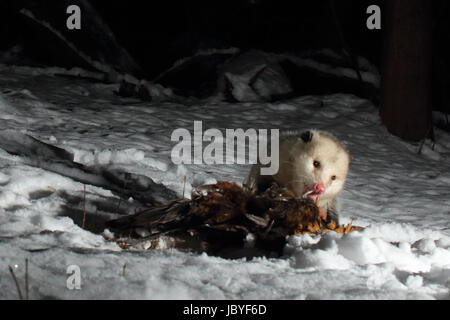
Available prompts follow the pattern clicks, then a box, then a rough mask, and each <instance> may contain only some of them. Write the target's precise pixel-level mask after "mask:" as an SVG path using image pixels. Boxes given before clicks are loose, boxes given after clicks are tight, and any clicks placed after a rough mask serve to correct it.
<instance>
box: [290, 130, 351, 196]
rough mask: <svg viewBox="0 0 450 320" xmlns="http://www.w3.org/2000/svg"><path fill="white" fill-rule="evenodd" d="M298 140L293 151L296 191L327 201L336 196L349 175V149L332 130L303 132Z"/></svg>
mask: <svg viewBox="0 0 450 320" xmlns="http://www.w3.org/2000/svg"><path fill="white" fill-rule="evenodd" d="M297 143H299V144H300V145H299V148H293V154H292V156H293V161H294V168H293V169H294V172H293V174H294V176H295V177H296V180H297V181H296V183H295V182H294V186H295V191H296V193H297V194H299V193H301V194H302V195H306V196H308V197H309V198H312V199H316V198H317V197H318V198H319V199H320V200H324V201H326V199H333V198H335V197H336V196H337V195H338V193H339V192H340V191H341V190H342V189H343V187H344V184H345V179H346V178H347V172H348V168H349V164H350V155H349V153H348V152H347V150H346V149H345V148H344V146H343V145H341V144H340V143H339V142H338V141H337V140H336V138H334V137H333V136H331V135H330V134H328V133H326V132H322V131H316V130H310V131H306V132H304V133H303V134H302V135H301V136H300V137H299V141H298V142H297Z"/></svg>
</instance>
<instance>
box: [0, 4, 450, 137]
mask: <svg viewBox="0 0 450 320" xmlns="http://www.w3.org/2000/svg"><path fill="white" fill-rule="evenodd" d="M71 4H77V5H79V6H80V7H82V30H79V31H69V30H67V28H66V26H65V25H66V19H67V17H68V14H67V13H66V12H65V9H66V8H67V6H68V5H71ZM372 4H375V5H378V6H380V8H381V12H382V18H383V23H382V30H368V29H367V27H366V20H367V18H368V14H367V13H366V9H367V7H368V6H369V5H372ZM393 4H396V5H393ZM22 8H27V9H29V10H31V11H32V12H33V13H34V14H35V15H36V16H37V17H38V18H40V19H41V20H43V21H48V22H49V23H50V24H51V25H52V27H54V28H55V29H56V30H58V31H59V32H61V33H62V34H63V36H64V37H66V38H67V39H68V40H69V41H70V42H72V43H74V44H75V46H76V48H77V49H78V50H79V51H81V52H84V53H87V54H88V55H89V56H90V57H93V58H94V60H98V61H102V62H105V61H106V62H107V63H109V65H112V66H113V67H114V68H115V69H116V70H117V71H118V72H122V73H131V74H133V75H134V76H136V77H138V78H140V79H148V80H155V79H156V80H158V75H160V74H161V73H162V72H164V71H165V70H167V69H168V68H170V67H171V66H172V65H173V63H174V62H175V61H177V60H179V59H180V58H183V57H188V56H191V55H193V54H194V53H196V52H197V51H198V50H199V49H210V48H229V47H236V48H239V49H240V50H241V52H242V51H245V50H246V49H259V50H263V51H265V52H274V53H293V54H300V53H304V52H307V51H308V50H314V49H323V48H329V49H334V50H336V52H340V53H342V52H344V50H343V49H345V51H346V52H347V53H349V55H350V56H352V57H356V56H362V57H365V58H367V59H368V60H369V61H370V62H372V63H373V64H374V65H375V66H377V67H378V69H379V70H380V73H381V90H380V89H379V88H378V89H377V90H380V91H381V94H380V92H378V93H377V94H374V93H373V90H372V89H373V88H371V89H370V90H369V91H368V92H369V93H367V90H366V89H367V88H358V89H357V90H355V92H350V93H355V94H357V95H358V94H359V93H362V96H363V97H364V98H368V99H370V100H371V101H372V102H374V103H375V105H377V106H380V107H381V109H383V108H384V109H385V110H388V111H394V112H393V113H390V112H387V113H386V112H384V113H383V112H382V113H381V114H382V121H383V123H385V124H386V126H387V127H388V128H389V130H390V131H391V132H393V133H394V134H397V135H399V136H402V137H404V138H407V139H413V140H418V139H422V138H424V137H425V136H427V137H431V138H432V137H433V134H432V131H433V129H432V127H430V126H431V110H439V111H441V112H443V113H445V114H449V113H450V111H449V110H450V95H449V94H448V91H449V90H448V89H449V87H450V76H449V75H450V63H449V58H448V57H450V51H449V49H448V47H449V46H448V43H450V32H449V31H450V19H449V17H450V2H449V1H447V0H432V1H424V0H409V1H407V0H319V1H280V0H240V1H239V0H209V1H208V0H198V1H175V0H164V1H162V0H161V1H132V0H128V1H106V0H53V1H52V0H41V1H33V0H2V1H1V2H0V39H1V41H0V51H8V50H9V51H10V52H11V48H16V49H15V50H16V51H17V57H14V58H10V59H9V62H8V63H14V64H27V65H49V66H62V67H73V66H80V67H83V68H86V69H92V64H91V65H90V64H89V63H86V61H85V60H83V59H82V58H80V55H79V54H76V53H74V50H70V49H68V47H67V45H65V44H64V42H63V41H61V39H59V38H58V36H55V34H54V33H52V32H48V30H45V27H43V26H42V24H39V23H36V22H35V21H32V19H30V18H29V17H25V16H24V15H23V14H21V13H20V10H21V9H22ZM387 16H388V17H390V18H386V17H387ZM104 26H107V27H106V28H104ZM425 29H426V30H425ZM105 30H107V31H106V32H105ZM110 31H111V32H110ZM416 33H417V39H416ZM112 35H113V36H112ZM393 35H395V37H396V38H395V39H400V42H402V43H401V44H399V46H398V47H399V48H400V47H401V49H400V50H401V52H400V53H399V52H397V51H398V50H399V49H398V48H397V43H392V42H388V41H386V39H393V38H392V37H393ZM111 37H113V38H115V40H114V41H110V40H111V39H112V38H111ZM403 39H404V41H403ZM116 40H117V41H116ZM396 50H397V51H396ZM13 51H14V50H13ZM422 57H423V59H422ZM349 58H351V57H349ZM349 60H350V59H349ZM425 60H426V61H425ZM202 63H203V62H202ZM205 65H208V64H207V63H206V64H205V63H203V64H200V66H201V68H204V66H205ZM383 66H389V70H387V69H386V68H383ZM347 67H352V66H351V63H350V66H347ZM195 71H196V70H195V68H193V72H192V70H191V73H188V74H184V79H185V83H188V84H189V82H191V85H194V86H196V87H199V85H197V84H196V83H195V81H191V80H190V79H191V76H192V77H195V74H196V72H195ZM205 74H208V72H206V73H205ZM297 74H301V72H297ZM311 76H312V77H315V76H316V75H314V74H312V75H311ZM173 78H174V79H178V78H180V77H178V75H174V76H173ZM415 79H419V80H418V81H416V80H415ZM192 80H196V81H199V83H200V82H201V81H203V80H202V79H200V80H199V79H193V78H192ZM316 80H317V81H315V82H314V81H311V83H314V85H316V84H317V86H318V87H320V88H318V90H317V91H316V90H312V91H311V93H312V94H321V93H322V94H327V93H329V92H322V91H323V90H322V89H323V88H324V87H326V86H329V87H330V90H331V91H333V88H332V87H333V85H334V84H336V87H335V88H334V90H335V91H336V92H343V91H339V90H340V88H339V81H336V80H332V81H331V82H330V85H328V84H327V85H324V84H323V81H322V80H323V78H320V76H319V78H317V79H316ZM404 80H406V81H404ZM208 81H209V80H208ZM333 81H334V84H333V83H332V82H333ZM308 82H310V81H308V79H302V80H301V81H300V83H298V84H295V83H294V87H295V86H296V87H298V88H301V87H302V86H303V85H304V84H305V83H306V84H310V83H308ZM399 83H400V84H402V83H404V84H405V85H404V86H402V87H401V88H400V89H401V90H400V91H401V92H399V90H398V88H397V86H398V84H399ZM162 84H163V85H165V84H164V83H162ZM383 84H385V86H384V89H383ZM179 85H180V84H179ZM183 85H184V84H181V85H180V86H181V87H182V86H183ZM310 85H311V84H310ZM209 86H210V87H211V85H209ZM350 86H353V84H350ZM356 86H358V84H355V87H356ZM206 87H208V85H207V86H206ZM181 89H183V88H181ZM191 89H192V88H189V90H191ZM208 90H209V91H208V92H211V90H212V89H211V88H209V89H208ZM321 90H322V91H321ZM383 90H384V91H383ZM181 91H182V90H181ZM383 92H384V93H383ZM299 94H304V92H301V93H299ZM404 101H408V103H407V104H408V105H406V106H405V103H404ZM412 118H415V119H414V120H413V121H412V120H411V121H410V122H409V123H407V122H408V121H409V120H410V119H412ZM423 119H426V120H423ZM401 122H404V123H401ZM393 127H397V129H395V128H393ZM418 127H420V129H419V130H416V129H417V128H418ZM441 127H442V128H447V129H449V130H450V125H449V123H448V116H447V123H446V124H445V123H444V124H442V123H441Z"/></svg>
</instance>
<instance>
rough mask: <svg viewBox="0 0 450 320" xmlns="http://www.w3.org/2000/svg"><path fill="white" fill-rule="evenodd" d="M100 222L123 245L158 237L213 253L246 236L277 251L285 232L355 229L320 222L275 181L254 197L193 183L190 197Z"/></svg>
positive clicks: (311, 206) (240, 243) (311, 208)
mask: <svg viewBox="0 0 450 320" xmlns="http://www.w3.org/2000/svg"><path fill="white" fill-rule="evenodd" d="M106 226H107V227H108V228H110V229H111V230H112V231H114V232H115V233H116V234H119V235H121V236H122V238H120V241H121V242H120V243H121V244H122V245H123V246H125V247H127V246H129V245H133V244H136V243H139V242H142V241H150V247H155V246H156V243H157V242H158V241H159V240H160V239H162V237H164V239H171V240H170V241H169V242H170V246H174V247H179V248H190V249H195V250H199V251H205V252H207V253H209V254H217V255H222V253H223V252H225V251H226V252H232V251H233V250H237V249H240V248H246V247H248V240H249V239H250V240H251V242H252V243H253V244H254V247H255V248H257V249H258V250H261V251H265V252H274V251H275V252H277V253H278V254H281V252H282V249H283V247H284V244H285V239H286V236H289V235H298V234H304V233H309V234H321V233H325V232H328V231H330V230H333V231H336V232H339V233H342V234H345V233H348V232H351V231H354V230H360V229H361V228H358V227H352V226H351V225H350V226H347V227H344V226H340V227H339V226H337V225H336V223H334V222H326V221H324V220H323V219H322V218H321V217H320V212H319V210H318V207H317V206H316V204H315V203H314V201H312V200H310V199H298V198H295V197H294V196H293V195H291V194H290V193H289V192H288V191H286V190H285V189H283V188H279V187H277V186H276V185H273V186H272V187H271V188H269V189H267V190H266V191H265V192H264V193H262V194H258V195H257V194H254V193H252V192H250V191H248V190H246V189H244V188H242V187H240V186H238V185H237V184H235V183H231V182H219V183H217V184H214V185H205V186H202V187H199V188H197V189H196V190H195V191H194V192H193V194H192V197H191V199H180V200H174V201H172V202H170V203H168V204H165V205H162V206H158V207H152V208H149V209H145V210H143V211H141V212H138V213H136V214H133V215H130V216H125V217H121V218H119V219H116V220H111V221H109V222H107V225H106ZM143 232H144V237H142V234H143ZM138 234H140V235H141V237H140V238H139V237H137V236H138ZM152 241H153V243H152ZM166 244H167V242H166Z"/></svg>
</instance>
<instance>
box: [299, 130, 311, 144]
mask: <svg viewBox="0 0 450 320" xmlns="http://www.w3.org/2000/svg"><path fill="white" fill-rule="evenodd" d="M300 138H302V140H303V142H304V143H308V142H311V140H312V138H313V134H312V132H311V131H306V132H303V133H302V135H301V136H300Z"/></svg>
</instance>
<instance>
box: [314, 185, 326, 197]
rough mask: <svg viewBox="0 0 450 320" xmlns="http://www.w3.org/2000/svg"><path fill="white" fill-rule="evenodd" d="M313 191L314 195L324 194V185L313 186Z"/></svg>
mask: <svg viewBox="0 0 450 320" xmlns="http://www.w3.org/2000/svg"><path fill="white" fill-rule="evenodd" d="M313 190H314V193H315V194H324V193H325V190H326V188H325V185H324V184H323V183H316V184H314V186H313Z"/></svg>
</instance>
